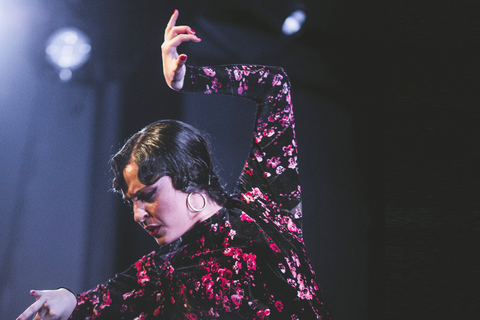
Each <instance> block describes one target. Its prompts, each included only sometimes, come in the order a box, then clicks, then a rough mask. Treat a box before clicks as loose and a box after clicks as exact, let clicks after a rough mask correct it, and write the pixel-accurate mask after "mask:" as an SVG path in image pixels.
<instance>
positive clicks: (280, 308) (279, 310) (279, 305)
mask: <svg viewBox="0 0 480 320" xmlns="http://www.w3.org/2000/svg"><path fill="white" fill-rule="evenodd" d="M275 308H277V310H278V312H282V310H283V303H282V301H280V300H278V301H276V302H275Z"/></svg>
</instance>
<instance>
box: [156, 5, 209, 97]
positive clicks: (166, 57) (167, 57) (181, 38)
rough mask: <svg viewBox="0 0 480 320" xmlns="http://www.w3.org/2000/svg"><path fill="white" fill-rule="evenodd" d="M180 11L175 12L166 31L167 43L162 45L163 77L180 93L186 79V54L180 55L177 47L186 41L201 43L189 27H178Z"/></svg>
mask: <svg viewBox="0 0 480 320" xmlns="http://www.w3.org/2000/svg"><path fill="white" fill-rule="evenodd" d="M177 18H178V10H175V11H174V12H173V15H172V17H171V18H170V21H169V22H168V24H167V28H166V29H165V41H164V42H163V44H162V60H163V75H164V76H165V81H166V82H167V84H168V86H169V87H170V88H172V89H173V90H177V91H179V90H180V89H182V88H183V80H184V78H185V70H186V67H185V62H186V61H187V55H186V54H180V55H179V54H178V52H177V47H178V46H179V45H180V44H181V43H182V42H185V41H194V42H200V41H201V39H200V38H199V37H197V36H196V35H195V31H193V29H192V28H190V27H189V26H176V25H175V23H176V22H177Z"/></svg>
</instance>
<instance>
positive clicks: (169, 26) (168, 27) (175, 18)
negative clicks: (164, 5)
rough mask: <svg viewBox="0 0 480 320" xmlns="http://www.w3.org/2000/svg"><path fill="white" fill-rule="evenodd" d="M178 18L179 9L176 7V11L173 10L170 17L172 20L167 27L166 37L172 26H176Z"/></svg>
mask: <svg viewBox="0 0 480 320" xmlns="http://www.w3.org/2000/svg"><path fill="white" fill-rule="evenodd" d="M177 18H178V10H177V9H175V11H173V14H172V16H171V17H170V20H169V21H168V23H167V28H166V29H165V37H166V36H167V33H168V32H170V30H171V29H172V27H174V26H175V23H177Z"/></svg>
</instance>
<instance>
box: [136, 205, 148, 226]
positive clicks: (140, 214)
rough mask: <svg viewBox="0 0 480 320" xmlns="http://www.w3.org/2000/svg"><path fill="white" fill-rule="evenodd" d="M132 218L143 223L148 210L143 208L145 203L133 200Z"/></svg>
mask: <svg viewBox="0 0 480 320" xmlns="http://www.w3.org/2000/svg"><path fill="white" fill-rule="evenodd" d="M133 218H134V219H135V221H136V222H138V223H142V224H143V223H145V220H147V218H148V212H147V210H145V205H143V204H142V203H141V202H139V201H133Z"/></svg>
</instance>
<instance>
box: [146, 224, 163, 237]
mask: <svg viewBox="0 0 480 320" xmlns="http://www.w3.org/2000/svg"><path fill="white" fill-rule="evenodd" d="M145 230H147V232H148V233H150V234H151V235H152V236H155V234H157V232H158V231H159V230H160V226H155V225H151V226H146V227H145Z"/></svg>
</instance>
